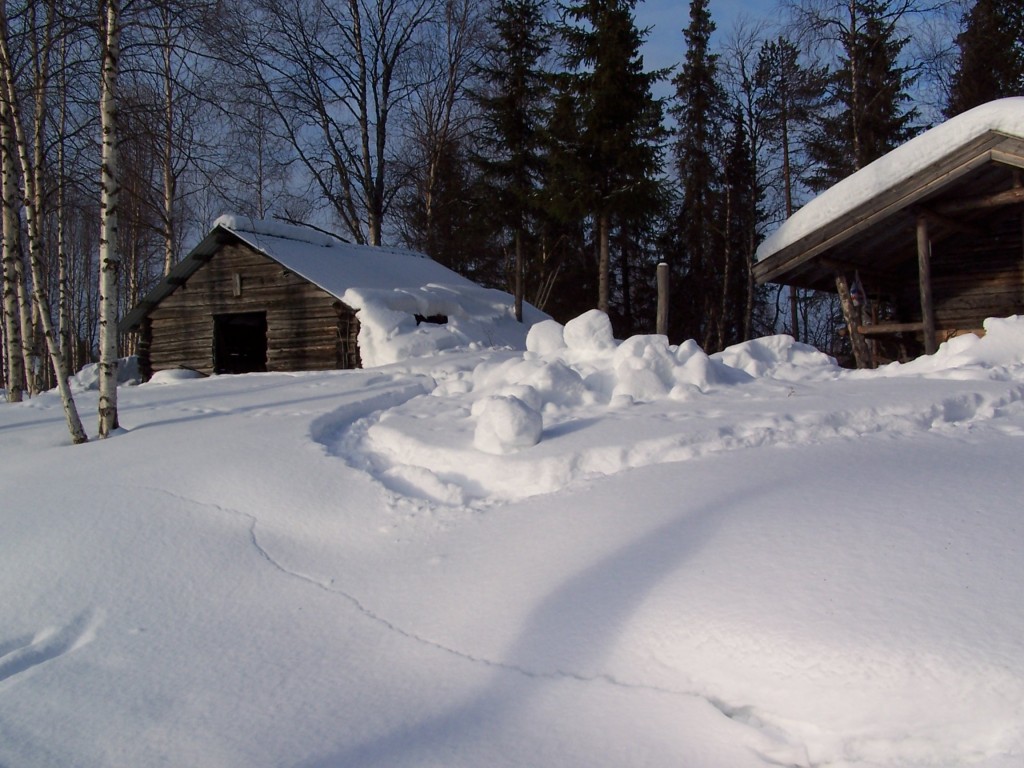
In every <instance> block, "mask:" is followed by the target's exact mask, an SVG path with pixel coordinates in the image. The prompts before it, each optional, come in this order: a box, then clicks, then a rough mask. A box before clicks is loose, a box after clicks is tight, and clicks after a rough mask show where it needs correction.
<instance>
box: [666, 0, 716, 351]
mask: <svg viewBox="0 0 1024 768" xmlns="http://www.w3.org/2000/svg"><path fill="white" fill-rule="evenodd" d="M714 30H715V25H714V22H713V21H712V20H711V14H710V12H709V10H708V0H691V2H690V24H689V26H688V27H687V28H686V29H685V30H683V38H684V40H685V42H686V58H685V60H684V62H683V66H682V69H681V70H680V72H679V74H678V75H677V76H676V77H675V78H674V79H673V81H672V83H673V85H674V86H675V89H676V103H675V105H674V107H673V110H672V112H673V115H674V117H675V119H676V123H677V124H678V126H679V127H678V133H677V137H676V144H675V156H676V168H677V171H678V175H679V183H680V186H681V190H680V191H681V201H680V207H679V215H678V217H677V223H676V228H675V233H674V234H675V236H674V240H675V242H674V243H673V244H672V248H673V250H674V251H676V252H677V254H678V258H673V260H672V261H670V266H671V267H672V272H673V277H672V285H673V294H674V301H673V308H672V316H671V319H670V322H669V329H670V335H672V336H674V337H676V338H679V339H682V338H694V339H696V340H697V341H698V342H700V343H701V344H702V345H703V346H705V348H707V347H708V346H710V344H711V342H712V334H713V331H714V328H715V322H714V318H716V317H717V316H718V314H719V308H720V302H719V301H716V298H717V297H718V296H719V295H720V293H719V291H718V290H717V289H716V286H718V284H719V280H720V277H721V271H722V270H721V266H720V264H719V258H720V255H721V251H722V248H721V245H722V244H721V238H720V237H719V236H717V235H716V224H717V222H716V217H717V214H718V211H719V208H718V201H719V197H720V194H721V191H722V183H723V181H722V171H721V164H720V162H719V156H720V147H721V141H722V136H721V128H720V126H721V125H722V124H723V122H724V120H725V118H726V106H725V104H726V98H725V93H724V91H723V90H722V87H721V85H720V84H719V82H718V79H717V72H718V56H717V55H715V54H713V53H711V51H710V43H711V33H712V32H714Z"/></svg>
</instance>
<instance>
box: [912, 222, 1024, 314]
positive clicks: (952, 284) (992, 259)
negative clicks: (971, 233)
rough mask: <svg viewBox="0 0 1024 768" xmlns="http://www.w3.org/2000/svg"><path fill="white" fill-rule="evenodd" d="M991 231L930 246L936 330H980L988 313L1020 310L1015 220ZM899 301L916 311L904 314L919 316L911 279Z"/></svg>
mask: <svg viewBox="0 0 1024 768" xmlns="http://www.w3.org/2000/svg"><path fill="white" fill-rule="evenodd" d="M992 230H993V231H991V236H989V237H985V238H978V237H962V238H957V239H956V240H955V241H946V242H940V243H938V244H936V245H935V246H934V248H933V254H932V274H931V286H932V303H933V307H934V312H935V326H936V328H937V329H940V330H947V331H948V330H973V329H980V328H981V327H982V322H983V321H984V320H985V318H987V317H1006V316H1008V315H1014V314H1022V313H1024V252H1022V238H1021V234H1020V225H1019V224H1014V223H1012V222H1011V223H1010V225H1009V226H1004V227H993V228H992ZM1015 230H1016V231H1015ZM915 281H916V277H915ZM900 303H901V305H902V306H904V307H907V308H914V310H915V311H914V312H913V313H912V315H911V316H910V317H908V318H905V319H908V320H910V319H912V320H921V316H920V299H919V298H918V286H917V284H916V282H915V283H913V284H911V283H910V282H909V281H908V283H907V284H906V285H905V286H904V287H903V290H902V296H901V301H900Z"/></svg>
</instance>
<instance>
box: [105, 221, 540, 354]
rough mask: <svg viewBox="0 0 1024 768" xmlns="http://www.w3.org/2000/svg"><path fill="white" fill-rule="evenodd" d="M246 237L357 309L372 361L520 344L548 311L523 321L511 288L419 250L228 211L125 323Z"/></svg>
mask: <svg viewBox="0 0 1024 768" xmlns="http://www.w3.org/2000/svg"><path fill="white" fill-rule="evenodd" d="M238 241H241V242H242V243H245V244H246V245H248V246H249V247H251V248H252V249H254V250H255V251H257V252H259V253H261V254H263V255H264V256H266V257H267V258H269V259H272V260H273V261H275V262H277V263H278V264H280V265H281V266H282V267H283V268H284V269H285V270H287V271H289V272H292V273H294V274H296V275H299V276H301V277H302V278H303V279H305V280H307V281H308V282H310V283H312V284H313V285H315V286H317V287H319V288H321V289H322V290H324V291H326V292H327V293H329V294H331V295H332V296H334V297H335V298H337V299H339V300H340V301H342V302H343V303H344V304H346V305H348V306H349V307H351V308H352V309H353V310H356V311H357V312H358V313H359V319H360V323H361V330H360V336H359V340H360V346H361V347H362V348H363V349H362V352H363V363H364V365H381V364H385V363H389V362H394V361H395V360H397V359H401V358H402V357H404V356H409V355H416V354H428V353H429V352H430V351H431V350H432V349H443V348H450V347H454V346H460V345H463V344H471V343H481V342H482V343H489V344H490V345H493V346H501V345H506V344H511V345H517V346H519V345H522V343H524V339H525V333H526V329H527V328H528V327H529V325H530V324H531V323H533V322H537V321H538V320H541V319H544V318H546V317H547V316H546V315H544V314H543V313H542V312H540V311H539V310H537V309H535V308H534V307H531V306H529V305H524V315H525V317H524V320H525V322H524V323H522V324H521V323H517V322H516V321H515V318H514V316H513V307H512V297H511V296H510V295H509V294H508V293H506V292H504V291H499V290H495V289H490V288H484V287H482V286H480V285H478V284H476V283H474V282H473V281H471V280H469V279H467V278H465V277H463V276H461V275H459V274H458V273H456V272H453V271H452V270H450V269H448V268H447V267H445V266H443V265H442V264H439V263H437V262H436V261H433V260H432V259H430V258H428V257H427V256H424V255H423V254H420V253H416V252H414V251H408V250H403V249H399V248H385V247H377V246H365V245H355V244H352V243H347V242H345V241H343V240H341V239H340V238H338V237H335V236H333V235H330V234H328V233H324V232H321V231H318V230H315V229H311V228H309V227H302V226H295V225H290V224H284V223H280V222H275V221H262V220H254V219H250V218H249V217H245V216H236V215H226V216H221V217H220V218H218V219H217V220H216V221H215V222H214V225H213V228H212V229H211V231H210V233H209V234H208V235H207V236H206V237H205V238H203V240H202V242H200V243H199V245H197V246H196V247H195V248H194V249H193V250H192V251H191V252H190V253H189V254H188V255H187V256H186V257H185V258H184V259H182V261H181V262H180V263H178V264H177V265H176V266H175V267H174V268H173V269H172V270H171V272H170V274H168V275H167V276H166V277H165V278H164V279H163V280H161V281H160V282H159V283H158V284H157V285H156V286H155V287H154V288H153V290H151V291H150V292H149V293H148V294H147V295H146V296H145V297H144V298H143V299H142V301H140V302H139V304H138V305H137V306H136V307H134V308H133V309H132V310H131V311H130V312H129V313H128V314H127V315H125V317H124V319H123V320H122V321H121V323H120V330H121V331H122V332H127V331H132V330H135V329H137V328H138V327H139V326H140V324H141V323H142V321H143V320H144V319H145V317H146V316H147V315H149V313H150V312H152V311H153V310H154V309H155V308H156V307H157V306H159V305H160V303H161V302H162V301H163V300H164V299H165V298H167V297H168V296H169V295H170V294H171V293H173V292H174V291H175V290H177V289H178V288H179V287H181V286H183V285H185V283H186V282H187V281H188V279H189V278H190V277H191V276H192V275H193V274H195V273H196V272H197V271H198V270H199V269H200V268H201V267H202V266H203V265H205V264H207V263H208V262H209V261H210V260H211V259H212V258H214V256H215V255H216V254H217V252H218V251H219V250H220V249H221V247H222V246H223V245H225V244H226V243H229V242H238ZM417 315H418V316H420V317H421V318H430V317H432V316H444V317H445V318H446V319H448V322H447V323H446V324H445V326H444V328H443V329H438V328H435V329H417V328H416V322H415V321H414V319H413V318H414V317H415V316H417ZM407 326H408V327H407Z"/></svg>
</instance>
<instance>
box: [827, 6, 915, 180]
mask: <svg viewBox="0 0 1024 768" xmlns="http://www.w3.org/2000/svg"><path fill="white" fill-rule="evenodd" d="M846 11H847V13H848V17H847V18H844V19H843V24H842V27H841V35H840V37H841V46H842V53H841V55H840V63H839V66H838V68H837V69H836V70H835V71H834V72H833V73H832V76H831V78H830V79H831V87H832V99H831V101H832V104H831V109H830V110H829V112H828V113H827V114H826V115H825V116H824V117H823V118H822V119H821V121H820V123H819V126H818V130H817V131H816V133H815V134H814V135H813V136H812V137H811V139H810V141H809V142H808V147H807V149H808V152H809V154H810V156H811V158H812V160H813V161H815V163H816V167H815V168H814V170H813V171H812V172H811V174H810V175H809V176H808V183H809V185H810V186H811V188H812V189H815V190H820V189H824V188H825V187H828V186H830V185H832V184H834V183H835V182H837V181H839V180H840V179H843V178H845V177H846V176H849V175H850V174H851V173H853V172H854V171H856V170H859V169H860V168H863V167H864V166H865V165H867V164H868V163H870V162H871V161H872V160H876V159H877V158H879V157H881V156H882V155H884V154H885V153H886V152H888V151H889V150H891V149H893V148H895V147H897V146H899V145H900V144H902V143H903V142H905V141H906V140H907V139H909V138H910V137H911V135H912V125H911V124H912V121H913V120H914V119H915V117H916V116H917V111H916V110H915V109H907V108H906V103H907V102H908V101H909V100H910V97H909V95H908V93H907V89H908V88H909V87H910V85H911V84H912V81H913V78H912V77H911V75H910V74H909V70H908V69H907V68H906V67H905V66H902V65H901V64H900V61H899V59H900V54H901V52H902V51H903V48H904V47H905V46H906V44H907V41H908V39H907V38H906V37H901V36H899V34H898V32H897V29H896V20H897V18H898V17H894V16H892V15H891V14H890V13H889V8H888V3H887V2H886V0H849V3H848V4H847V7H846Z"/></svg>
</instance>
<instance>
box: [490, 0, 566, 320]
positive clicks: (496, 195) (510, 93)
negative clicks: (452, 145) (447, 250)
mask: <svg viewBox="0 0 1024 768" xmlns="http://www.w3.org/2000/svg"><path fill="white" fill-rule="evenodd" d="M490 21H491V24H492V26H493V28H494V34H495V36H494V39H493V41H492V42H491V44H490V45H489V46H488V47H487V52H486V58H485V62H484V64H483V65H482V67H481V69H480V73H479V74H480V75H481V78H482V80H483V88H482V89H481V91H480V92H478V93H477V94H476V101H477V103H478V104H479V106H480V107H481V111H482V114H481V119H482V123H483V127H482V130H481V132H480V142H481V148H482V151H481V153H480V154H479V155H478V158H477V163H478V165H479V166H480V168H481V170H482V171H483V174H484V181H485V189H486V190H487V195H486V198H487V200H488V201H489V205H490V207H491V211H492V213H493V214H494V218H495V220H496V223H497V225H498V227H499V228H500V229H501V230H502V231H503V232H504V233H506V239H507V241H510V242H509V248H510V250H511V251H512V254H513V258H512V279H511V281H510V283H511V287H512V292H513V294H514V295H515V314H516V318H517V319H518V320H520V321H522V318H523V299H524V295H525V291H526V280H527V275H526V272H527V269H526V261H527V257H526V251H527V250H528V249H529V248H530V247H531V242H530V241H531V240H534V239H535V238H534V237H533V235H534V234H535V233H534V231H532V230H534V229H535V228H533V227H531V221H532V220H534V219H535V218H536V217H535V214H536V211H537V206H538V195H537V190H538V187H539V185H540V177H541V175H542V173H543V170H544V162H545V158H544V154H545V152H544V139H543V123H544V117H545V112H546V110H547V107H548V105H549V104H550V99H549V91H550V88H549V85H548V78H547V77H546V74H545V73H544V71H543V70H542V68H541V65H542V63H543V60H544V57H545V56H546V55H547V53H548V50H549V48H550V43H549V40H548V34H547V27H546V24H545V20H544V3H543V2H542V0H500V2H499V3H498V4H497V5H496V6H495V8H494V11H493V14H492V16H491V19H490Z"/></svg>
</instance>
